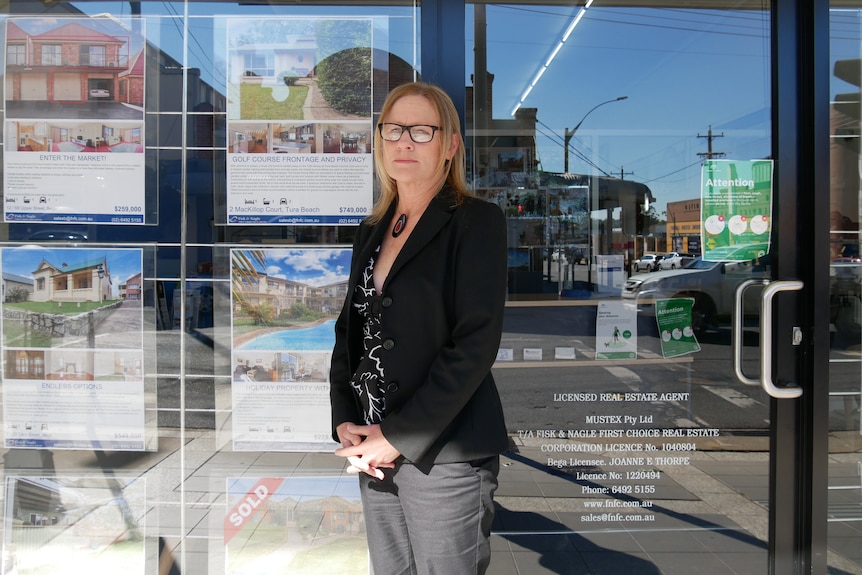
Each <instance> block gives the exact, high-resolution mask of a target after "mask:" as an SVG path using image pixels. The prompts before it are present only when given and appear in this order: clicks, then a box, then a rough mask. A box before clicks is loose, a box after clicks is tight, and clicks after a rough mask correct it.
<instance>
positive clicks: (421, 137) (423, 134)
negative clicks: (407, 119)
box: [377, 122, 440, 144]
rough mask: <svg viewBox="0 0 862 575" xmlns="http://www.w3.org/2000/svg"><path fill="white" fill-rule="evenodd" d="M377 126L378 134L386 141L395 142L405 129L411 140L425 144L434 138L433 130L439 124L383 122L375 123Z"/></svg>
mask: <svg viewBox="0 0 862 575" xmlns="http://www.w3.org/2000/svg"><path fill="white" fill-rule="evenodd" d="M377 128H378V129H379V130H380V136H381V137H382V138H383V139H384V140H386V141H387V142H397V141H398V140H400V139H401V136H402V135H403V134H404V130H407V133H408V134H410V139H411V140H413V141H414V142H416V143H417V144H427V143H428V142H430V141H431V140H433V139H434V132H436V131H437V130H439V129H440V126H425V125H423V124H415V125H413V126H404V125H402V124H393V123H392V122H383V123H382V124H377Z"/></svg>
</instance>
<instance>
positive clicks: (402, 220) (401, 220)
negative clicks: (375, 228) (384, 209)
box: [392, 214, 407, 238]
mask: <svg viewBox="0 0 862 575" xmlns="http://www.w3.org/2000/svg"><path fill="white" fill-rule="evenodd" d="M406 225H407V214H401V215H400V216H398V219H397V220H396V221H395V225H394V226H392V237H393V238H397V237H398V236H400V235H401V232H403V231H404V226H406Z"/></svg>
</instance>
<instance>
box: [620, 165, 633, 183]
mask: <svg viewBox="0 0 862 575" xmlns="http://www.w3.org/2000/svg"><path fill="white" fill-rule="evenodd" d="M632 174H634V172H624V171H623V167H622V166H620V179H621V180H625V179H626V176H631V175H632Z"/></svg>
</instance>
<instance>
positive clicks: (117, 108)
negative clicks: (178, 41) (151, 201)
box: [3, 17, 147, 225]
mask: <svg viewBox="0 0 862 575" xmlns="http://www.w3.org/2000/svg"><path fill="white" fill-rule="evenodd" d="M5 27H6V44H5V46H6V81H5V84H4V99H5V105H6V117H5V122H4V143H5V146H4V154H3V166H4V170H3V190H4V200H3V214H4V219H5V221H7V222H52V223H58V224H62V223H99V224H116V225H120V224H123V225H129V224H145V223H147V222H146V221H145V188H144V179H145V164H144V93H145V91H144V69H145V61H144V60H145V51H146V49H145V47H146V42H145V35H144V22H143V20H142V19H140V18H125V19H123V18H90V19H85V18H54V17H51V18H9V19H7V20H6V25H5ZM106 198H110V199H109V200H107V201H106Z"/></svg>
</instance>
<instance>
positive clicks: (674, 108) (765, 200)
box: [465, 2, 771, 573]
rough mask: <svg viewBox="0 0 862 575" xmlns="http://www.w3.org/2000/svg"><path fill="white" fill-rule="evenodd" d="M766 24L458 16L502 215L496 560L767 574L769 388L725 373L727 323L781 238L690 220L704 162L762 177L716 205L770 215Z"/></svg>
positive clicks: (480, 138) (489, 178)
mask: <svg viewBox="0 0 862 575" xmlns="http://www.w3.org/2000/svg"><path fill="white" fill-rule="evenodd" d="M769 17H770V15H769V12H768V11H764V10H761V9H755V10H734V9H727V10H711V9H702V8H700V7H694V6H692V7H690V8H687V9H679V8H673V9H670V8H651V7H649V6H632V5H627V6H626V7H612V6H606V5H602V4H599V3H590V2H587V3H586V4H583V3H574V2H573V3H569V4H566V3H548V4H546V5H540V4H536V3H522V4H517V3H515V4H513V3H504V4H495V3H484V2H481V3H473V4H471V5H468V7H467V12H466V18H467V38H466V40H467V47H466V50H465V52H466V54H467V81H466V84H467V86H468V91H467V104H468V105H467V108H468V112H467V140H468V150H469V153H468V161H469V165H468V169H469V171H470V172H471V174H472V178H473V179H472V182H473V186H474V189H475V190H476V192H477V193H478V194H479V195H481V196H483V197H485V198H486V199H488V201H491V202H494V203H496V204H497V205H499V206H500V208H501V209H502V210H504V211H505V213H506V216H507V218H508V222H509V237H508V240H509V303H508V306H507V317H506V323H505V325H504V334H503V340H502V342H501V346H500V347H501V348H500V354H499V356H498V362H497V364H496V369H495V377H496V379H497V382H498V386H499V388H500V391H501V394H502V397H503V402H504V409H505V411H506V417H507V424H508V426H509V433H510V436H511V437H512V442H513V447H512V451H511V454H507V457H508V459H507V460H506V458H504V461H505V463H504V465H503V471H502V472H501V479H500V488H499V490H498V499H497V501H498V503H499V511H500V513H499V515H498V520H497V526H498V529H497V531H496V534H497V536H498V537H499V539H500V540H501V541H505V542H506V543H508V549H509V551H510V553H508V554H506V553H501V554H499V555H498V556H497V557H495V559H497V560H498V561H499V563H497V564H496V565H497V567H498V569H500V572H504V570H505V569H512V566H513V565H514V569H515V570H518V571H522V570H523V571H527V572H529V570H530V569H531V567H530V565H531V564H535V563H536V562H538V563H539V564H540V565H542V566H543V567H545V568H547V569H550V570H559V572H564V571H565V570H566V569H574V570H575V571H577V570H583V571H585V572H598V571H601V570H603V569H604V568H605V566H608V565H613V567H611V568H610V569H611V570H612V571H622V570H629V571H631V572H637V573H652V572H656V573H657V572H676V571H684V570H686V569H690V562H696V563H697V564H698V565H701V566H702V567H703V568H704V569H713V568H714V569H715V570H716V571H718V572H724V571H725V570H728V571H730V570H734V569H739V570H740V571H750V572H761V571H763V570H765V569H766V560H767V559H766V543H765V542H766V540H767V533H766V530H765V526H766V523H767V512H766V509H765V508H764V507H762V506H761V505H760V503H761V501H762V499H763V497H765V492H766V485H767V476H768V469H769V452H768V448H769V439H768V432H769V424H768V420H769V409H768V401H766V399H765V397H763V396H762V392H761V390H760V389H758V388H753V387H746V386H744V385H742V384H741V383H740V382H739V381H738V380H737V379H736V377H735V376H734V369H733V363H732V354H731V346H730V343H731V337H730V319H731V309H732V305H733V296H734V290H735V288H736V287H737V286H738V285H739V284H740V283H741V282H743V281H745V280H748V279H755V278H767V277H769V261H768V260H769V257H768V256H769V245H768V236H767V235H762V236H761V237H762V238H766V239H764V240H763V241H762V242H760V241H758V242H755V241H754V240H752V239H749V240H747V241H748V242H749V243H748V246H749V248H751V249H752V250H753V251H752V252H751V253H746V254H743V255H741V256H739V257H738V256H737V255H734V254H733V253H732V252H733V249H736V247H735V246H736V241H737V240H741V238H742V236H741V235H740V236H739V237H738V238H735V239H734V241H733V242H730V241H728V242H727V243H728V244H731V243H732V244H733V245H726V246H724V247H723V248H722V249H723V251H724V253H723V254H722V255H721V256H720V257H719V256H716V255H715V254H713V257H712V258H711V261H710V258H707V257H704V256H707V255H708V252H711V251H713V250H717V249H718V248H719V247H720V246H719V244H720V243H721V242H722V241H723V240H721V239H720V236H719V235H717V234H716V235H714V236H713V235H710V233H708V232H707V233H704V232H706V230H704V229H702V226H701V220H702V217H703V215H702V207H707V211H708V210H709V209H710V208H709V206H713V208H714V207H715V205H716V204H717V202H716V203H711V204H709V205H708V206H704V205H703V202H704V201H705V200H704V198H707V197H709V196H708V195H707V193H708V192H709V190H710V188H709V187H708V184H706V183H705V180H704V179H703V177H704V176H703V174H704V173H705V170H706V169H707V167H712V168H714V169H716V170H719V169H723V170H726V172H725V173H728V174H729V173H731V172H732V173H734V174H735V175H734V176H733V178H737V177H741V176H743V175H744V174H748V175H747V176H745V178H746V179H750V180H751V181H752V185H751V190H752V191H750V192H749V191H745V192H743V191H742V190H739V191H732V192H729V194H728V196H729V197H734V198H736V200H737V202H739V201H741V200H742V198H743V196H744V197H745V198H746V202H747V205H746V206H745V207H742V206H740V205H739V204H737V205H736V207H735V208H734V207H732V206H731V207H729V208H728V209H731V210H735V211H733V212H732V213H731V212H727V216H726V217H727V218H731V217H736V219H735V220H734V221H737V220H738V221H743V218H747V219H745V220H744V221H748V219H754V218H755V216H758V219H757V222H758V223H760V222H765V221H767V220H768V216H769V214H770V211H769V210H770V205H769V193H765V192H764V190H767V189H768V188H769V186H770V185H771V161H770V160H769V158H770V157H771V150H770V148H771V144H770V137H771V130H770V91H769V82H770V73H769V41H770V39H769ZM753 160H757V161H753ZM726 179H730V178H726ZM754 182H757V183H754ZM725 187H726V186H725ZM755 190H760V191H755ZM754 196H759V197H760V198H761V200H760V201H759V202H760V203H757V204H756V205H755V204H754V202H752V201H751V199H752V198H753V197H754ZM710 201H711V202H712V201H713V200H710ZM748 211H751V213H748ZM763 214H765V217H766V219H764V216H762V215H763ZM722 217H725V216H724V214H722ZM710 221H711V220H710ZM721 221H722V222H723V221H724V220H721ZM735 229H736V228H735ZM758 229H760V228H758ZM746 230H747V231H746V233H748V232H749V231H754V228H748V227H746ZM761 231H762V232H763V230H761ZM704 237H706V238H707V241H704V240H703V238H704ZM746 237H749V236H746ZM760 243H762V244H763V245H760ZM755 244H757V245H755ZM671 252H673V253H671ZM663 262H664V263H663ZM748 295H749V294H748V293H746V296H748ZM752 295H753V294H752ZM747 301H748V298H746V302H747ZM756 316H757V308H754V307H748V308H746V318H747V320H746V321H748V322H756V320H757V317H756ZM750 325H755V324H754V323H751V324H750ZM751 357H754V356H753V355H751ZM745 358H746V362H749V361H750V358H749V354H748V352H746V355H745ZM750 365H751V364H750V363H746V366H747V369H748V370H749V371H750V370H751V369H752V368H751V367H750ZM731 469H732V470H733V471H731ZM707 484H710V485H712V486H713V487H717V486H718V485H721V489H720V491H721V493H722V494H723V495H721V496H717V494H718V491H713V490H712V489H711V488H706V487H705V486H706V485H707ZM752 485H756V486H757V488H756V489H755V488H752ZM724 494H727V496H728V497H731V498H732V499H733V500H734V501H735V503H734V505H733V507H734V508H735V509H737V510H738V509H742V508H744V509H746V511H745V512H742V513H736V512H733V511H730V509H729V506H728V505H727V500H725V499H724ZM737 503H738V504H739V505H740V506H741V507H736V504H737ZM718 526H721V527H720V528H719V527H718ZM667 530H671V531H673V532H674V533H675V536H674V537H673V538H667V537H666V536H665V535H664V534H663V533H666V532H667ZM667 545H670V547H667ZM671 547H672V549H671ZM682 548H685V549H686V550H687V552H690V553H691V555H688V554H680V553H679V552H678V551H679V550H680V549H682ZM687 562H688V563H687ZM731 564H733V565H735V566H736V567H734V568H732V569H731V568H728V567H727V566H728V565H731ZM573 565H577V567H572V566H573ZM707 565H709V567H707ZM623 566H624V567H623ZM743 566H744V567H743ZM492 568H493V564H492Z"/></svg>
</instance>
